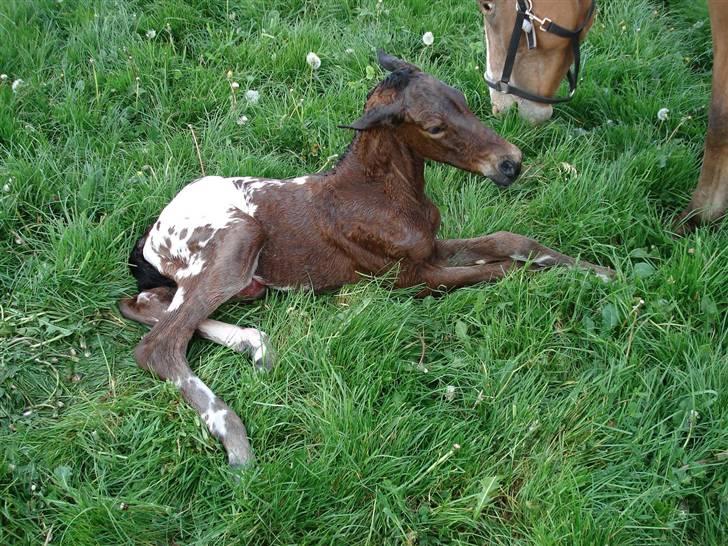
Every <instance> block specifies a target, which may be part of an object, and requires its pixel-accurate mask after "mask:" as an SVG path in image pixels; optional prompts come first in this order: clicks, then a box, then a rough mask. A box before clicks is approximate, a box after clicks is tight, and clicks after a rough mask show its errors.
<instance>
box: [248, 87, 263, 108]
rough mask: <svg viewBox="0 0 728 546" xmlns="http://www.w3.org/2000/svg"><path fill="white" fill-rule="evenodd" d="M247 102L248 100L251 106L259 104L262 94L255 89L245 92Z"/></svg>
mask: <svg viewBox="0 0 728 546" xmlns="http://www.w3.org/2000/svg"><path fill="white" fill-rule="evenodd" d="M245 100H247V101H248V102H249V103H250V104H258V101H259V100H260V93H259V92H258V91H256V90H255V89H249V90H248V91H246V92H245Z"/></svg>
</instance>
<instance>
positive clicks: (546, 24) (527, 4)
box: [485, 0, 596, 104]
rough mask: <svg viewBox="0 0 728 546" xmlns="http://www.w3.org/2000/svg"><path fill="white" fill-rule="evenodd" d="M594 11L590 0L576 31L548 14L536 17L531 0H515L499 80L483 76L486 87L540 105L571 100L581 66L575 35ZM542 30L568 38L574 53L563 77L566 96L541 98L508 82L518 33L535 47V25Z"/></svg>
mask: <svg viewBox="0 0 728 546" xmlns="http://www.w3.org/2000/svg"><path fill="white" fill-rule="evenodd" d="M595 10H596V0H593V1H592V3H591V6H589V11H588V12H587V14H586V19H585V20H584V23H583V24H582V25H581V26H580V27H579V28H578V29H576V30H569V29H566V28H564V27H562V26H559V25H557V24H556V23H554V22H553V21H552V20H551V19H549V18H548V17H544V18H541V17H538V16H537V15H536V14H534V13H533V5H532V3H531V0H517V5H516V22H515V25H514V26H513V33H512V34H511V40H510V42H509V44H508V53H507V54H506V61H505V63H504V65H503V73H502V75H501V78H500V80H498V81H493V80H491V79H490V78H488V76H487V75H486V77H485V82H486V83H487V84H488V86H489V87H491V88H493V89H495V90H496V91H498V92H500V93H504V94H510V95H515V96H517V97H521V98H523V99H526V100H529V101H533V102H540V103H542V104H558V103H561V102H566V101H569V100H571V98H572V97H573V96H574V93H575V92H576V87H577V85H578V80H579V70H580V68H581V48H580V44H579V38H580V36H581V33H582V31H583V30H584V28H586V26H587V25H588V24H589V22H590V21H591V19H592V17H593V16H594V11H595ZM537 23H538V28H539V29H540V30H541V31H542V32H548V33H550V34H554V35H555V36H558V37H560V38H565V39H568V40H570V41H571V49H572V52H573V53H574V67H573V69H572V68H569V71H568V72H567V73H566V79H567V81H568V82H569V94H568V95H567V96H566V97H543V96H541V95H536V94H534V93H529V92H528V91H524V90H523V89H519V88H518V87H515V86H513V85H510V83H509V82H510V81H511V74H512V73H513V67H514V65H515V62H516V54H517V53H518V45H519V43H520V41H521V32H525V33H526V37H527V43H528V48H529V49H534V48H535V47H537V43H536V24H537Z"/></svg>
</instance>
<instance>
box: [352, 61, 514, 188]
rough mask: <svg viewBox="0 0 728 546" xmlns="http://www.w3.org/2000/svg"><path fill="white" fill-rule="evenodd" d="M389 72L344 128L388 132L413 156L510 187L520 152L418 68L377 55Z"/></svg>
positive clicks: (461, 97)
mask: <svg viewBox="0 0 728 546" xmlns="http://www.w3.org/2000/svg"><path fill="white" fill-rule="evenodd" d="M379 64H380V65H381V66H382V67H383V68H384V69H386V70H389V71H390V72H391V74H390V75H389V77H388V78H387V79H386V80H384V81H383V82H382V83H381V84H379V86H378V87H377V88H376V89H375V90H374V91H373V92H372V94H371V95H370V97H369V100H368V101H367V105H366V108H365V111H364V115H363V116H362V117H361V118H360V119H358V120H357V121H355V122H354V123H352V124H351V125H349V126H347V127H349V128H351V129H356V130H357V131H370V130H377V129H379V130H386V131H388V132H391V133H393V134H394V135H395V136H396V137H397V139H398V140H400V141H402V142H403V143H404V144H406V145H407V146H408V147H409V148H410V149H411V150H412V151H414V152H415V153H416V154H417V155H419V156H421V157H424V158H426V159H431V160H433V161H438V162H440V163H447V164H449V165H453V166H454V167H457V168H459V169H463V170H466V171H471V172H474V173H477V174H481V175H484V176H487V177H488V178H490V179H491V180H493V181H494V182H495V183H496V184H498V185H499V186H508V185H510V184H511V183H513V181H514V180H515V179H516V178H517V177H518V174H519V173H520V171H521V151H520V150H519V149H518V148H517V147H516V146H514V145H513V144H511V143H510V142H508V141H506V140H504V139H503V138H501V137H500V136H498V135H497V134H496V133H495V132H494V131H492V130H491V129H489V128H488V127H486V126H485V125H483V124H482V123H481V122H480V120H479V119H478V118H477V117H476V116H475V115H474V114H473V113H472V112H471V111H470V110H469V109H468V105H467V103H466V101H465V96H464V95H463V94H462V93H461V92H460V91H458V90H457V89H454V88H452V87H450V86H449V85H445V84H444V83H442V82H441V81H440V80H438V79H436V78H434V77H433V76H430V75H429V74H425V73H424V72H422V71H421V70H420V69H419V68H417V67H416V66H414V65H411V64H409V63H406V62H404V61H402V60H400V59H397V58H396V57H392V56H390V55H386V54H385V53H383V52H381V51H380V52H379Z"/></svg>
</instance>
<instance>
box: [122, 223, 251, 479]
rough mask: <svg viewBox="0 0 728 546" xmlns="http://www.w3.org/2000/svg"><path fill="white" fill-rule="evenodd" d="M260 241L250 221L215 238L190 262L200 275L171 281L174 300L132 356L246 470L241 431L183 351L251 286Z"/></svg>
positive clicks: (232, 461) (247, 451)
mask: <svg viewBox="0 0 728 546" xmlns="http://www.w3.org/2000/svg"><path fill="white" fill-rule="evenodd" d="M263 241H264V236H263V232H262V230H261V229H260V227H259V225H258V223H257V222H256V221H255V220H253V219H252V218H249V217H247V218H242V219H239V220H238V221H237V222H235V223H234V224H232V225H228V226H227V227H225V228H224V229H223V230H220V231H219V232H218V233H217V234H215V235H214V236H213V238H212V239H211V240H210V241H209V242H208V243H207V245H206V247H205V248H204V249H202V250H200V251H199V252H198V253H197V254H196V255H195V256H193V257H192V258H191V259H194V260H197V262H196V263H202V267H201V271H200V272H199V273H197V274H196V275H189V276H187V275H184V274H180V272H179V270H178V271H177V272H176V273H177V274H176V276H174V277H173V278H174V280H175V281H176V282H177V285H178V287H179V288H178V290H177V292H176V294H175V297H174V299H173V300H172V302H171V304H170V306H169V307H168V309H167V311H166V312H165V313H163V314H162V316H161V317H159V321H158V322H157V323H156V324H154V326H153V327H152V329H151V331H150V332H149V333H148V334H147V335H146V336H144V339H142V341H141V342H140V343H139V345H137V347H136V349H135V351H134V357H135V358H136V361H137V363H138V364H139V365H140V366H141V367H143V368H145V369H148V370H151V371H153V372H154V373H156V374H157V375H158V376H159V377H160V378H162V379H165V380H169V381H172V382H173V383H174V384H175V385H176V386H177V387H178V388H179V389H180V391H181V393H182V396H183V397H184V399H185V400H186V401H187V403H189V404H190V405H191V406H192V407H193V408H194V409H195V410H196V411H197V412H198V413H199V414H200V416H201V417H202V419H203V420H204V421H205V423H206V424H207V427H208V429H209V430H210V432H211V433H212V434H213V436H215V437H216V438H218V439H219V440H220V441H221V442H222V443H223V445H224V446H225V449H226V451H227V454H228V461H229V462H230V464H231V465H245V464H247V463H249V462H251V461H252V460H253V453H252V450H251V448H250V444H249V443H248V435H247V432H246V430H245V426H244V425H243V423H242V421H241V420H240V418H239V417H238V416H237V415H236V414H235V412H234V411H233V410H232V409H230V408H229V407H228V406H227V404H225V402H223V401H222V400H221V399H220V398H218V397H217V396H215V394H214V393H213V392H212V391H211V390H210V388H209V387H208V386H207V385H205V384H204V383H203V382H202V381H201V380H200V378H199V377H197V376H196V375H195V374H194V373H193V372H192V370H191V369H190V367H189V364H188V363H187V359H186V357H185V352H186V349H187V344H188V343H189V340H190V338H191V337H192V335H193V333H194V332H195V329H197V327H198V326H199V325H200V324H201V323H202V322H203V321H204V320H205V319H206V318H207V317H208V316H209V315H210V313H212V312H213V311H214V310H215V309H217V307H218V306H220V305H221V304H222V303H224V302H225V301H227V300H228V299H230V298H231V297H233V296H235V295H236V294H237V293H239V292H240V291H241V290H243V289H244V288H245V287H246V286H247V285H248V284H249V283H250V281H251V279H252V277H253V273H254V272H255V268H256V266H257V260H258V254H259V253H260V249H261V248H262V246H263ZM164 273H165V274H170V275H174V274H175V272H174V271H165V272H164Z"/></svg>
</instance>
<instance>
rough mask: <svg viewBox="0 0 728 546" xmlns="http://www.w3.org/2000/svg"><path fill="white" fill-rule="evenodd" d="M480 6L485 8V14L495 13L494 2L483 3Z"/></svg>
mask: <svg viewBox="0 0 728 546" xmlns="http://www.w3.org/2000/svg"><path fill="white" fill-rule="evenodd" d="M480 5H481V6H483V11H484V12H485V13H490V12H491V11H493V2H481V3H480Z"/></svg>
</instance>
